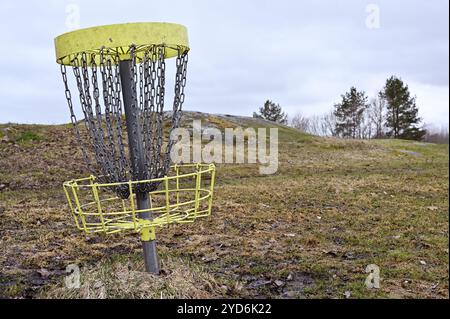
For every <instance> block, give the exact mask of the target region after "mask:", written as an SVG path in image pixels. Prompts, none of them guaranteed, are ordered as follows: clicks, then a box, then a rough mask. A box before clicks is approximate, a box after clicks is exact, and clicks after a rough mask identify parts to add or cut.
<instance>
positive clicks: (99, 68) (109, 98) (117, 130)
mask: <svg viewBox="0 0 450 319" xmlns="http://www.w3.org/2000/svg"><path fill="white" fill-rule="evenodd" d="M169 49H170V50H176V51H177V58H176V75H175V89H174V100H173V107H172V116H171V125H170V129H169V132H168V134H165V131H164V103H165V84H166V83H165V82H166V81H165V80H166V78H165V75H166V62H165V57H166V53H167V50H169ZM129 55H130V59H131V62H132V63H130V73H131V79H130V80H131V84H132V86H133V87H132V90H131V92H132V105H131V110H132V114H131V116H133V117H135V118H136V119H137V121H134V122H135V124H134V125H133V127H128V128H127V130H128V131H131V132H132V133H133V135H134V136H141V138H140V140H136V139H134V140H133V141H131V142H130V144H129V145H128V148H138V147H141V148H142V150H143V152H144V165H143V166H144V167H143V168H142V169H143V171H141V170H140V168H139V166H138V165H137V163H138V161H137V158H133V160H130V158H129V157H128V156H129V154H130V153H132V154H136V153H137V152H130V151H128V152H127V151H126V147H125V145H126V143H125V136H124V133H123V130H124V128H125V127H124V125H125V122H124V119H123V116H124V113H123V110H122V84H121V81H120V70H119V61H120V54H119V52H118V51H116V50H114V49H111V48H101V49H100V50H99V51H98V52H96V53H89V54H88V53H86V52H82V53H80V54H78V55H76V56H75V57H74V59H73V60H72V63H71V67H72V69H73V73H74V76H75V80H76V86H77V89H78V92H79V101H80V105H81V110H82V112H83V115H84V124H85V127H86V131H87V133H88V136H89V138H88V140H86V139H83V138H82V136H81V132H80V130H79V128H78V124H79V123H78V121H77V118H76V115H75V112H74V108H73V102H72V96H71V92H70V88H69V83H68V79H67V70H66V66H64V65H61V74H62V78H63V82H64V89H65V96H66V100H67V104H68V107H69V111H70V116H71V117H70V119H71V123H72V126H73V127H74V131H75V135H76V139H77V142H78V144H79V145H80V147H81V150H82V154H83V158H84V161H85V163H86V165H87V168H88V169H89V170H90V171H91V172H92V173H93V174H95V175H97V177H98V178H99V180H100V181H102V182H109V183H114V182H125V181H128V180H130V179H133V180H138V179H139V177H143V178H145V179H153V178H159V177H163V176H164V175H166V174H167V172H168V170H169V167H170V151H171V149H172V146H173V144H174V141H171V140H170V138H169V137H170V133H171V132H172V130H174V129H175V128H177V127H179V125H180V120H181V115H182V105H183V103H184V99H185V95H184V88H185V86H186V73H187V63H188V54H187V51H186V50H184V49H183V48H181V47H177V48H167V47H166V46H165V45H151V46H148V47H144V48H142V47H141V48H136V47H135V46H133V45H132V46H130V50H129ZM98 72H100V74H101V77H100V78H99V76H98ZM99 83H100V84H101V85H99ZM101 95H102V97H103V98H101ZM138 132H139V133H140V134H136V133H138ZM165 142H166V144H165V145H166V146H165V149H163V146H164V143H165ZM87 143H88V144H90V145H91V147H92V150H93V154H94V158H95V162H96V163H95V164H96V165H93V164H92V161H91V159H90V157H89V155H88V154H89V153H88V152H87V149H86V144H87ZM135 156H136V155H135ZM159 184H160V183H159V182H157V183H155V182H153V183H148V184H145V185H142V186H141V187H140V188H139V189H138V190H139V191H146V192H149V191H152V190H155V189H156V188H157V187H158V186H159ZM114 190H115V191H116V192H117V194H118V195H119V196H120V197H121V198H128V196H129V189H128V186H125V187H119V188H114Z"/></svg>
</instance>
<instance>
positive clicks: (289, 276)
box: [286, 273, 294, 281]
mask: <svg viewBox="0 0 450 319" xmlns="http://www.w3.org/2000/svg"><path fill="white" fill-rule="evenodd" d="M292 279H294V276H293V275H292V273H289V275H288V276H287V277H286V280H287V281H291V280H292Z"/></svg>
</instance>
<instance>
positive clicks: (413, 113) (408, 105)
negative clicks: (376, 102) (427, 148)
mask: <svg viewBox="0 0 450 319" xmlns="http://www.w3.org/2000/svg"><path fill="white" fill-rule="evenodd" d="M382 96H383V98H384V99H385V101H386V110H387V112H386V127H387V128H388V132H387V135H388V136H391V137H394V138H402V139H409V140H420V139H422V137H423V136H424V135H425V133H426V131H425V130H423V129H421V128H419V124H420V122H421V118H420V117H419V116H418V111H419V109H418V108H417V105H416V99H415V98H414V97H411V96H410V93H409V88H408V85H406V84H405V83H403V81H402V80H401V79H400V78H397V77H395V76H391V77H390V78H389V79H387V80H386V84H385V86H384V89H383V92H382Z"/></svg>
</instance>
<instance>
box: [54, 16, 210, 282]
mask: <svg viewBox="0 0 450 319" xmlns="http://www.w3.org/2000/svg"><path fill="white" fill-rule="evenodd" d="M55 48H56V58H57V63H59V64H60V67H61V74H62V78H63V82H64V87H65V94H66V99H67V103H68V106H69V110H70V114H71V121H72V124H73V127H74V131H75V135H76V138H77V143H78V144H79V146H80V149H81V152H82V155H83V158H84V161H85V163H86V165H87V167H88V169H89V170H90V172H91V174H92V175H91V176H89V177H87V178H83V179H76V180H72V181H69V182H66V183H64V191H65V194H66V197H67V201H68V204H69V207H70V210H71V212H72V215H73V218H74V221H75V224H76V226H77V227H78V229H79V230H82V231H84V232H86V233H88V234H89V233H119V232H126V231H135V232H138V233H140V235H141V240H142V245H143V250H144V260H145V267H146V270H147V271H148V272H152V273H158V272H159V262H158V255H157V252H156V241H155V229H156V228H159V227H162V226H164V225H169V224H173V223H179V224H182V223H192V222H193V221H195V220H196V219H197V218H199V217H206V216H209V215H210V214H211V206H212V199H213V189H214V178H215V167H214V165H213V164H209V165H206V164H200V163H199V164H184V165H171V161H170V152H171V149H172V147H173V144H174V141H172V140H170V138H169V136H170V133H171V132H172V131H173V130H174V129H176V128H178V127H179V124H180V119H181V114H182V113H181V108H182V105H183V102H184V88H185V85H186V68H187V62H188V51H189V46H188V39H187V31H186V28H185V27H183V26H181V25H178V24H171V23H128V24H118V25H109V26H101V27H94V28H88V29H82V30H77V31H74V32H69V33H66V34H63V35H61V36H59V37H57V38H56V39H55ZM172 57H175V58H176V59H175V65H174V66H175V81H174V82H175V87H174V98H173V105H172V108H171V110H170V111H169V112H164V104H165V85H166V59H168V58H172ZM68 69H71V72H72V73H73V77H69V75H68ZM71 81H72V82H71ZM71 85H73V86H75V87H76V89H75V90H72V91H77V100H78V101H79V105H80V106H81V111H82V114H83V117H84V118H83V119H82V120H81V121H78V120H77V117H76V115H75V110H74V100H75V99H72V94H71Z"/></svg>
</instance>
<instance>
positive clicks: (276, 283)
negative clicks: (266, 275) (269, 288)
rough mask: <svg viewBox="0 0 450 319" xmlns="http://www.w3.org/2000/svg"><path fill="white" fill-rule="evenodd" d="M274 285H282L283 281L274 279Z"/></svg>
mask: <svg viewBox="0 0 450 319" xmlns="http://www.w3.org/2000/svg"><path fill="white" fill-rule="evenodd" d="M275 285H277V286H278V287H281V286H283V285H284V281H281V280H275Z"/></svg>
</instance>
